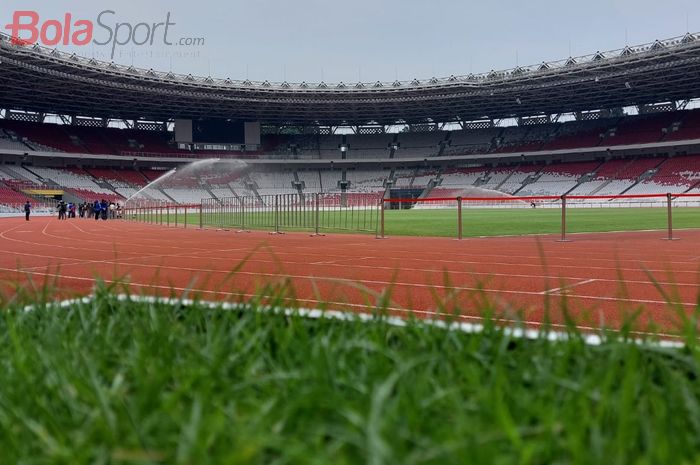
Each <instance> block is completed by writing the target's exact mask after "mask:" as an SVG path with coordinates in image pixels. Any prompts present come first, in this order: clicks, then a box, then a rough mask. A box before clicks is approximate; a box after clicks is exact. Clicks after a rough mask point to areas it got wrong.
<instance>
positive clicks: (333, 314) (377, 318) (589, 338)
mask: <svg viewBox="0 0 700 465" xmlns="http://www.w3.org/2000/svg"><path fill="white" fill-rule="evenodd" d="M116 297H117V299H118V300H119V301H120V302H137V303H151V304H154V303H158V304H164V305H171V306H172V305H181V306H184V307H189V306H193V305H201V306H205V307H207V308H209V309H212V310H227V311H250V305H249V304H245V303H229V302H212V301H206V300H199V301H194V300H192V299H178V298H172V297H154V296H143V295H142V296H138V295H126V294H119V295H117V296H116ZM255 311H257V312H260V313H265V314H267V313H269V314H272V315H284V316H291V317H294V316H297V317H301V318H308V319H324V318H325V319H330V320H339V321H350V322H352V321H361V322H363V323H378V322H385V323H388V324H389V325H392V326H398V327H406V326H407V324H408V323H407V321H406V320H405V319H404V318H400V317H395V316H386V315H374V314H369V313H357V312H344V311H340V310H321V309H315V308H304V307H301V308H280V307H271V306H258V307H256V309H255ZM479 318H480V317H479ZM480 319H482V318H480ZM482 320H483V319H482ZM421 323H423V324H426V325H429V326H434V327H437V328H440V329H444V330H446V331H459V332H463V333H467V334H478V333H483V332H484V330H485V328H484V326H483V325H482V324H479V323H467V322H449V323H448V322H446V321H444V320H436V319H429V318H428V319H423V320H421ZM513 323H517V322H515V321H510V322H509V324H510V325H512V324H513ZM521 324H532V322H521ZM553 326H554V325H553ZM500 329H501V331H503V334H504V335H505V336H507V337H512V338H515V339H528V340H540V339H543V338H544V339H547V340H548V341H552V342H565V341H568V340H570V339H571V337H570V335H569V334H567V333H564V332H561V331H546V332H542V331H538V330H535V329H528V328H522V327H514V326H505V327H502V328H500ZM586 329H588V330H593V328H586ZM641 334H644V333H641ZM666 336H668V337H673V336H670V335H666ZM580 337H581V339H582V340H583V342H584V343H585V344H587V345H592V346H599V345H602V344H603V343H604V342H605V341H604V339H603V338H602V337H601V336H599V335H597V334H580ZM631 342H632V343H634V344H638V345H650V346H655V347H663V348H674V349H678V348H683V347H685V344H684V343H683V342H681V341H678V340H666V339H661V340H658V341H653V342H650V341H647V340H643V339H633V340H632V341H631Z"/></svg>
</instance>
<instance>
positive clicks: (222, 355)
mask: <svg viewBox="0 0 700 465" xmlns="http://www.w3.org/2000/svg"><path fill="white" fill-rule="evenodd" d="M115 291H116V289H105V288H98V290H97V294H96V298H95V299H94V300H92V301H91V302H89V303H80V304H74V305H72V306H69V307H68V308H65V309H58V308H56V307H51V306H50V305H46V304H43V303H41V302H42V299H41V298H40V299H38V302H37V300H36V299H30V300H29V301H30V302H33V303H34V304H35V305H36V308H35V310H34V311H30V312H25V311H21V310H19V309H20V304H19V303H18V302H16V301H14V300H13V301H12V302H8V301H5V304H4V308H3V309H2V311H1V312H0V373H1V377H2V382H1V383H0V462H1V463H3V464H5V463H7V464H25V465H29V464H66V465H69V464H70V465H80V464H122V463H128V464H152V463H167V464H261V463H265V464H319V465H320V464H335V465H342V464H348V465H350V464H352V465H355V464H372V465H382V464H386V465H393V464H408V465H410V464H435V465H449V464H460V465H463V464H478V465H482V464H619V465H623V464H624V465H628V464H640V465H641V464H663V465H667V464H690V463H698V462H699V461H700V382H698V375H699V374H700V347H698V344H697V340H696V332H695V330H694V328H695V327H696V322H695V320H694V319H693V320H690V321H688V322H687V326H686V329H687V347H686V348H685V349H666V348H661V347H659V346H656V345H653V344H633V343H630V342H628V341H626V340H625V339H626V336H625V334H624V332H623V333H622V334H612V333H605V334H604V335H603V336H604V338H605V340H604V342H603V344H601V345H600V346H591V345H586V344H585V343H584V342H583V340H582V337H581V335H580V334H579V333H577V332H576V331H575V330H573V329H570V330H569V331H568V337H569V340H568V341H566V342H561V341H560V342H553V341H549V340H547V338H545V337H539V338H536V339H535V340H523V339H517V338H514V337H512V336H511V335H510V334H509V333H507V332H504V331H503V330H501V329H499V328H497V327H494V326H493V325H491V324H489V323H488V320H487V321H486V327H485V330H484V331H483V332H481V333H477V334H466V333H462V332H457V331H446V330H444V329H440V328H437V327H435V326H431V325H427V324H425V323H421V322H417V321H409V322H408V324H407V325H406V326H405V327H397V326H394V325H391V324H389V322H388V321H387V320H386V319H385V318H383V317H382V316H381V312H379V313H378V314H377V318H376V319H375V320H374V321H372V322H361V321H359V320H357V319H354V320H350V321H340V320H333V319H319V320H311V319H306V318H303V317H300V316H295V315H291V316H284V315H279V314H278V315H273V314H270V313H263V312H259V311H255V310H256V309H259V308H260V304H259V302H257V301H256V300H253V301H252V302H250V303H249V304H248V305H249V306H248V308H247V309H245V310H243V311H234V310H228V311H226V310H221V309H217V308H209V307H206V306H204V305H200V304H196V303H195V304H193V305H191V306H187V307H184V306H181V305H166V304H163V303H133V302H125V301H118V300H117V299H116V298H115V297H114V296H113V292H115ZM290 292H291V290H290V289H285V288H282V289H278V290H276V295H277V297H278V299H274V298H273V299H272V301H271V303H272V304H273V305H274V304H275V303H276V302H281V299H282V298H283V297H285V296H288V295H290ZM47 294H48V293H47ZM268 294H269V292H268ZM484 311H485V312H488V311H489V305H488V304H485V306H484ZM669 311H672V309H669Z"/></svg>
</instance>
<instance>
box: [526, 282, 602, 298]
mask: <svg viewBox="0 0 700 465" xmlns="http://www.w3.org/2000/svg"><path fill="white" fill-rule="evenodd" d="M596 281H598V279H595V278H593V279H585V280H583V281H580V282H578V283H573V284H569V285H568V286H562V287H555V288H554V289H549V290H546V291H542V292H540V294H542V295H545V294H561V293H562V292H566V291H568V290H570V289H573V288H575V287H578V286H583V285H584V284H589V283H594V282H596Z"/></svg>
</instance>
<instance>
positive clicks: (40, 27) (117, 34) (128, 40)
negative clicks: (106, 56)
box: [5, 10, 204, 58]
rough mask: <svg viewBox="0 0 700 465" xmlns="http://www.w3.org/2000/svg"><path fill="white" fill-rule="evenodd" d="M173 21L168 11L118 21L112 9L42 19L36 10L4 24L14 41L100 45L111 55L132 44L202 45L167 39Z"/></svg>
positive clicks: (196, 41) (194, 40) (18, 14)
mask: <svg viewBox="0 0 700 465" xmlns="http://www.w3.org/2000/svg"><path fill="white" fill-rule="evenodd" d="M173 26H175V23H174V22H173V21H172V19H171V14H170V12H168V13H167V14H166V15H165V19H164V20H163V21H161V22H140V23H135V24H134V23H130V22H118V21H116V12H115V11H113V10H105V11H103V12H101V13H100V14H98V15H97V18H96V19H95V20H94V21H93V20H89V19H78V18H74V17H73V15H72V14H71V13H66V14H65V15H64V16H63V18H61V19H47V20H44V21H42V19H41V17H40V16H39V13H37V12H36V11H31V10H26V11H15V12H14V14H13V15H12V23H10V24H7V25H5V28H6V29H8V30H9V31H10V34H11V35H12V41H13V43H15V44H19V45H27V44H31V45H33V44H37V43H38V44H41V45H45V46H48V47H53V46H56V45H59V44H62V45H78V46H80V45H88V44H93V45H100V46H108V47H109V48H110V57H111V58H114V55H115V52H116V51H117V48H119V47H123V46H127V45H132V46H153V45H161V44H162V45H168V46H171V45H179V46H185V47H192V46H203V45H204V38H203V37H180V38H178V39H172V40H171V39H170V35H169V34H170V32H171V28H172V27H173Z"/></svg>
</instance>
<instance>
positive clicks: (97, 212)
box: [92, 200, 100, 221]
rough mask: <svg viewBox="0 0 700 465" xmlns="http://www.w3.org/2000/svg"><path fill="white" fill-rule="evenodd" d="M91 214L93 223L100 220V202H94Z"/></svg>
mask: <svg viewBox="0 0 700 465" xmlns="http://www.w3.org/2000/svg"><path fill="white" fill-rule="evenodd" d="M92 212H93V213H94V214H95V221H97V220H99V219H100V201H99V200H95V203H94V204H93V205H92Z"/></svg>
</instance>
